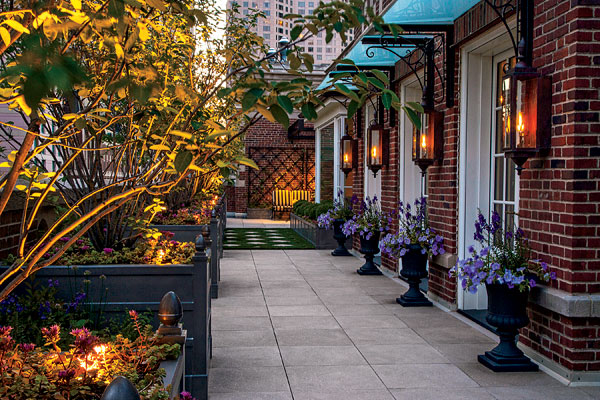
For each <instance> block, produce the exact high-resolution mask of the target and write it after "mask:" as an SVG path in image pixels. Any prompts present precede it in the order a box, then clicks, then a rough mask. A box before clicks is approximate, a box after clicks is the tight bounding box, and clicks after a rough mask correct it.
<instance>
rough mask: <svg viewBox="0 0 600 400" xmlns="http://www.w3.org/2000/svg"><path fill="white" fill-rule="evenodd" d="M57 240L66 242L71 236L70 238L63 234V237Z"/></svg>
mask: <svg viewBox="0 0 600 400" xmlns="http://www.w3.org/2000/svg"><path fill="white" fill-rule="evenodd" d="M59 240H60V241H61V242H68V241H69V240H71V238H70V237H68V236H63V237H61V238H60V239H59Z"/></svg>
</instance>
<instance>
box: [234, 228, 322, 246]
mask: <svg viewBox="0 0 600 400" xmlns="http://www.w3.org/2000/svg"><path fill="white" fill-rule="evenodd" d="M223 248H225V249H230V250H233V249H244V250H248V249H264V250H275V249H284V250H286V249H287V250H290V249H314V248H315V246H313V244H312V243H310V242H309V241H308V240H306V239H304V238H303V237H302V236H300V235H298V234H297V233H296V232H294V230H292V229H286V228H230V229H227V230H226V231H225V241H224V242H223Z"/></svg>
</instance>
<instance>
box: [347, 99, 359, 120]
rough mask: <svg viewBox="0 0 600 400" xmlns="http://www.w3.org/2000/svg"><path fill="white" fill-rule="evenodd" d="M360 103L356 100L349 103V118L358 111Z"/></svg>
mask: <svg viewBox="0 0 600 400" xmlns="http://www.w3.org/2000/svg"><path fill="white" fill-rule="evenodd" d="M358 105H359V103H358V102H357V101H354V100H352V101H351V102H350V103H349V104H348V118H352V117H353V116H354V114H356V111H358Z"/></svg>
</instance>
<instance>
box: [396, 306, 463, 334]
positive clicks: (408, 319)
mask: <svg viewBox="0 0 600 400" xmlns="http://www.w3.org/2000/svg"><path fill="white" fill-rule="evenodd" d="M400 307H402V306H400ZM403 308H404V307H403ZM407 308H409V307H406V308H404V309H405V310H406V309H407ZM415 308H416V307H415ZM431 308H435V307H431ZM387 309H389V308H387ZM394 311H395V312H394V314H395V315H396V316H397V317H398V318H400V319H401V320H402V322H404V323H405V324H406V325H408V327H409V328H444V327H457V328H460V329H463V330H469V329H470V328H469V326H468V325H467V324H465V323H464V322H462V321H460V320H459V319H457V318H454V317H453V316H451V315H448V314H449V313H445V312H443V311H441V310H439V311H440V312H439V313H437V312H434V313H427V312H425V313H423V314H421V315H414V314H412V315H411V314H408V313H406V312H404V310H398V311H396V310H394Z"/></svg>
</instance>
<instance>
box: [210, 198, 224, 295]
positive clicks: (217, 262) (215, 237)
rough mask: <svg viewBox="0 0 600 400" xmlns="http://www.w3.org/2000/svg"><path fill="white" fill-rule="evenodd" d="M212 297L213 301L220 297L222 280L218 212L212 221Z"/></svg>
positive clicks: (213, 215)
mask: <svg viewBox="0 0 600 400" xmlns="http://www.w3.org/2000/svg"><path fill="white" fill-rule="evenodd" d="M209 232H210V241H211V243H210V271H211V274H210V275H211V278H212V279H211V281H210V296H211V297H212V298H213V299H216V298H218V297H219V280H220V279H221V249H222V248H223V246H222V245H220V243H221V241H222V236H221V232H220V227H219V220H218V219H217V212H216V211H215V210H213V212H212V217H211V219H210V230H209Z"/></svg>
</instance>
